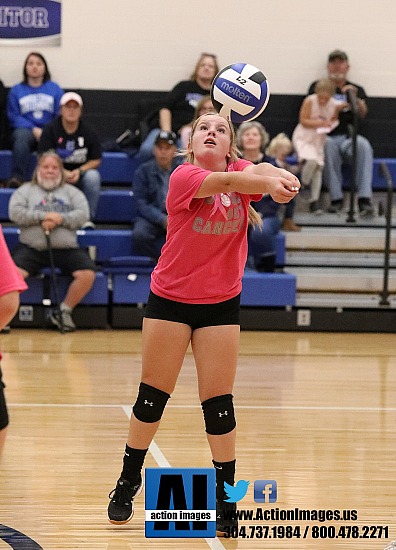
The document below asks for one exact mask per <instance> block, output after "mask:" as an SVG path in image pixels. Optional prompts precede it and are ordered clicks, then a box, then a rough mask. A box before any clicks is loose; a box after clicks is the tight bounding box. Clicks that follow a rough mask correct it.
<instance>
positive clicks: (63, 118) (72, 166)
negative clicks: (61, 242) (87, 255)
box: [38, 92, 102, 229]
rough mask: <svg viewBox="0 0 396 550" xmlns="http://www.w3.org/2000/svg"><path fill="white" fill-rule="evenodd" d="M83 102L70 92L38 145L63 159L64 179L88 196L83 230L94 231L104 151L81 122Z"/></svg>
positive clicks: (39, 147) (78, 96)
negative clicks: (86, 216) (100, 169)
mask: <svg viewBox="0 0 396 550" xmlns="http://www.w3.org/2000/svg"><path fill="white" fill-rule="evenodd" d="M82 109H83V100H82V98H81V96H80V95H79V94H76V93H75V92H67V93H66V94H64V95H63V96H62V98H61V101H60V116H59V117H57V118H56V119H55V120H54V121H52V122H50V123H49V124H47V125H46V126H45V127H44V130H43V133H42V136H41V139H40V141H39V144H38V151H39V152H40V153H43V152H44V151H48V150H50V149H53V150H55V151H56V152H57V153H58V155H59V156H60V157H61V159H62V160H63V165H64V168H65V179H66V182H67V183H70V184H72V185H75V186H76V187H78V188H79V189H81V191H82V192H83V193H84V194H85V196H86V197H87V200H88V205H89V215H90V221H87V223H85V224H84V225H83V227H82V229H94V227H95V225H94V223H93V220H94V219H95V216H96V210H97V206H98V202H99V197H100V185H101V178H100V173H99V171H98V168H99V166H100V163H101V158H102V149H101V145H100V140H99V137H98V136H97V134H96V132H95V131H94V130H93V128H91V126H90V125H89V124H87V123H86V122H85V121H84V120H83V119H82Z"/></svg>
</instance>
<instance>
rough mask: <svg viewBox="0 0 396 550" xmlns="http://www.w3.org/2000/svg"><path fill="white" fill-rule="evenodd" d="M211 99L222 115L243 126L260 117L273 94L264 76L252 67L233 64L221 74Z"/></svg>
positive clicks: (215, 83) (214, 80)
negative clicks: (242, 123)
mask: <svg viewBox="0 0 396 550" xmlns="http://www.w3.org/2000/svg"><path fill="white" fill-rule="evenodd" d="M210 96H211V99H212V103H213V105H214V108H215V109H216V111H217V112H218V113H219V115H221V116H223V117H224V118H228V119H230V120H231V122H233V123H236V124H240V123H241V122H248V121H249V120H253V119H255V118H257V117H258V116H260V115H261V113H262V112H263V111H264V109H265V108H266V106H267V103H268V100H269V97H270V92H269V87H268V81H267V79H266V77H265V75H264V74H263V73H262V72H261V71H260V70H259V69H257V67H254V66H253V65H249V63H233V64H232V65H227V67H224V68H223V69H221V71H219V72H218V74H217V75H216V76H215V78H214V79H213V82H212V87H211V89H210Z"/></svg>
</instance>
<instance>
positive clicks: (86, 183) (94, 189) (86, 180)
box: [76, 169, 101, 220]
mask: <svg viewBox="0 0 396 550" xmlns="http://www.w3.org/2000/svg"><path fill="white" fill-rule="evenodd" d="M100 185H101V178H100V173H99V171H98V170H95V169H91V170H87V171H86V172H85V174H84V175H83V176H82V177H81V178H80V179H79V180H78V183H77V184H76V187H78V189H80V190H81V191H82V192H83V193H84V195H85V196H86V198H87V201H88V205H89V217H90V219H91V220H94V219H95V216H96V211H97V208H98V202H99V197H100Z"/></svg>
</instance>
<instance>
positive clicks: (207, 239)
mask: <svg viewBox="0 0 396 550" xmlns="http://www.w3.org/2000/svg"><path fill="white" fill-rule="evenodd" d="M251 164H252V163H251V162H249V161H246V160H242V159H239V160H237V161H236V162H232V163H230V164H229V166H228V169H227V170H228V171H229V172H231V171H242V170H244V168H246V167H247V166H249V165H251ZM210 173H211V172H210V171H209V170H204V169H203V168H200V167H199V166H195V165H193V164H190V163H188V162H186V163H184V164H182V165H181V166H179V167H178V168H176V170H175V171H174V172H173V173H172V175H171V177H170V181H169V192H168V197H167V201H166V206H167V211H168V227H167V236H166V242H165V244H164V246H163V248H162V251H161V256H160V258H159V260H158V264H157V265H156V267H155V269H154V271H153V273H152V276H151V290H152V291H153V292H154V294H157V295H158V296H161V297H163V298H167V299H170V300H175V301H177V302H186V303H189V304H213V303H217V302H223V301H224V300H229V299H230V298H233V297H235V296H237V295H238V294H239V293H240V292H241V289H242V275H243V271H244V268H245V263H246V257H247V228H248V207H249V204H250V202H251V201H259V200H260V199H261V198H262V195H261V194H260V195H258V194H254V195H244V194H241V193H222V194H221V195H216V197H206V198H199V199H196V198H194V196H195V195H196V193H197V191H198V189H199V188H200V186H201V185H202V182H203V181H204V179H205V178H206V177H207V176H208V175H209V174H210Z"/></svg>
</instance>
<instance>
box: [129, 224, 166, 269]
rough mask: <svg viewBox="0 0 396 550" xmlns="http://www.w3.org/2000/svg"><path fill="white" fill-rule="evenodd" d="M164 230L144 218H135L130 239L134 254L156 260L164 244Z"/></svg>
mask: <svg viewBox="0 0 396 550" xmlns="http://www.w3.org/2000/svg"><path fill="white" fill-rule="evenodd" d="M165 237H166V230H165V228H164V227H161V226H159V225H155V224H153V223H151V222H149V221H147V220H146V219H145V218H136V221H135V225H134V227H133V232H132V238H133V248H134V252H135V253H136V254H138V255H139V256H149V257H150V258H155V259H156V260H158V258H159V256H160V253H161V248H162V247H163V245H164V243H165Z"/></svg>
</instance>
